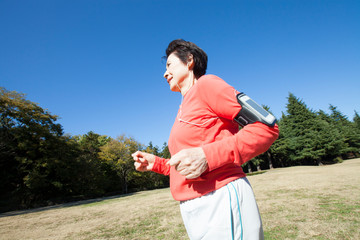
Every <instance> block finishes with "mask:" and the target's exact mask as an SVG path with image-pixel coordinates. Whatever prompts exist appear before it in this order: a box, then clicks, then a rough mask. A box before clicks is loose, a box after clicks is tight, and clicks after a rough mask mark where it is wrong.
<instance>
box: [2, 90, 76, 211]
mask: <svg viewBox="0 0 360 240" xmlns="http://www.w3.org/2000/svg"><path fill="white" fill-rule="evenodd" d="M0 113H1V116H0V169H1V170H0V171H1V173H0V181H1V183H2V184H1V187H0V191H1V198H2V199H4V198H5V199H7V200H9V199H12V200H13V201H12V202H14V203H16V204H22V205H23V206H31V205H33V204H34V203H36V202H39V201H42V200H45V199H49V198H51V197H56V196H58V195H59V194H60V193H64V192H68V190H69V189H68V188H67V184H65V185H64V183H63V182H62V181H63V180H64V177H63V176H62V175H61V173H64V170H62V169H67V168H66V165H70V162H71V160H72V158H73V154H74V155H76V154H77V152H76V148H74V145H73V144H72V142H71V141H70V139H69V138H67V137H65V136H63V130H62V126H61V125H60V124H58V123H56V121H57V116H55V115H52V114H50V113H49V112H48V111H47V110H44V109H43V108H41V107H40V106H38V104H36V103H33V102H31V101H29V100H26V99H25V95H24V94H20V93H17V92H15V91H8V90H6V89H4V88H0ZM65 175H67V174H65ZM19 199H21V202H18V201H17V200H19Z"/></svg>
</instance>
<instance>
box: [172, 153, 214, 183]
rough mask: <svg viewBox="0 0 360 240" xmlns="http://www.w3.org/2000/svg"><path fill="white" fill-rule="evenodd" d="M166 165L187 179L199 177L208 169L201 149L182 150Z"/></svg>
mask: <svg viewBox="0 0 360 240" xmlns="http://www.w3.org/2000/svg"><path fill="white" fill-rule="evenodd" d="M167 164H169V165H170V166H175V169H176V171H178V172H179V173H180V174H181V175H183V176H185V177H186V178H187V179H194V178H197V177H200V175H201V174H202V173H203V172H205V170H206V169H207V168H208V163H207V160H206V156H205V153H204V150H203V149H202V148H201V147H198V148H189V149H183V150H181V151H180V152H178V153H176V154H175V155H174V156H172V157H171V159H170V161H168V162H167Z"/></svg>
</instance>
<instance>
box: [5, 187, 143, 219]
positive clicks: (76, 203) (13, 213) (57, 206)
mask: <svg viewBox="0 0 360 240" xmlns="http://www.w3.org/2000/svg"><path fill="white" fill-rule="evenodd" d="M135 194H138V192H133V193H128V194H121V195H114V196H109V197H101V198H94V199H87V200H80V201H74V202H68V203H61V204H55V205H51V206H46V207H39V208H33V209H26V210H17V211H10V212H5V213H0V218H3V217H9V216H17V215H23V214H29V213H37V212H43V211H47V210H52V209H60V208H68V207H74V206H80V205H85V204H92V203H100V202H103V201H106V200H111V199H117V198H122V197H127V196H132V195H135Z"/></svg>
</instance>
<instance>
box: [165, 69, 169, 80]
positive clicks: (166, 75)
mask: <svg viewBox="0 0 360 240" xmlns="http://www.w3.org/2000/svg"><path fill="white" fill-rule="evenodd" d="M168 76H169V73H168V71H167V70H166V71H165V73H164V78H166V79H167V78H168Z"/></svg>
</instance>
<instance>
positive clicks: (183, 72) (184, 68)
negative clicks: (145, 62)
mask: <svg viewBox="0 0 360 240" xmlns="http://www.w3.org/2000/svg"><path fill="white" fill-rule="evenodd" d="M188 76H189V67H188V65H186V64H184V63H183V62H182V61H181V60H180V59H179V58H178V57H177V56H176V54H175V53H171V54H170V55H169V57H168V58H167V61H166V71H165V73H164V77H165V78H166V81H167V82H168V84H169V85H170V90H171V91H174V92H180V89H181V88H182V87H184V85H185V80H186V79H187V78H188ZM179 88H180V89H179Z"/></svg>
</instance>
